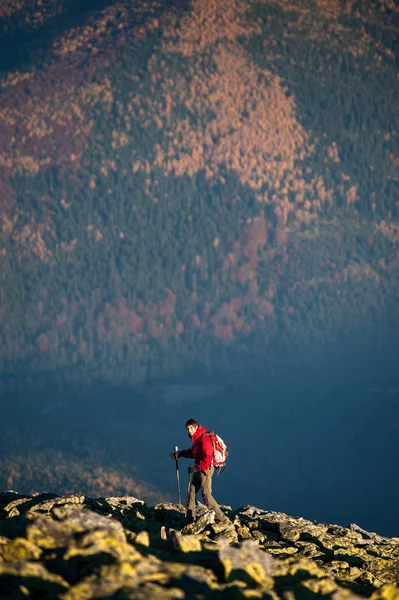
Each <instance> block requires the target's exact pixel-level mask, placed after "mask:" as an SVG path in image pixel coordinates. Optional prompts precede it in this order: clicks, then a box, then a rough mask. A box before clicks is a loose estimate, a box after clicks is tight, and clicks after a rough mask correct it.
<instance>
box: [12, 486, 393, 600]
mask: <svg viewBox="0 0 399 600" xmlns="http://www.w3.org/2000/svg"><path fill="white" fill-rule="evenodd" d="M222 510H223V511H224V512H225V514H226V516H227V517H228V521H227V522H226V523H215V518H214V513H213V512H212V511H208V510H207V508H206V507H205V506H204V505H199V507H198V518H197V520H196V522H195V523H194V524H193V525H189V526H184V518H185V509H184V507H182V506H181V505H178V504H173V503H170V502H165V503H159V504H157V505H155V506H154V507H149V506H147V505H146V504H145V503H144V502H142V501H141V500H139V499H137V498H134V497H130V496H123V497H120V498H118V497H112V498H97V499H94V498H90V497H88V496H84V495H80V494H72V495H69V496H56V495H54V494H34V495H32V496H26V495H19V494H18V493H16V492H12V493H11V492H4V493H0V598H2V599H3V598H4V599H7V598H10V599H11V598H20V597H21V598H22V597H32V598H45V599H48V600H52V599H55V598H59V599H60V600H86V599H87V600H89V599H91V598H111V597H112V598H121V599H122V598H124V599H132V600H133V599H134V600H137V599H138V600H140V599H141V598H142V599H143V600H144V599H147V598H151V599H153V598H154V599H155V600H156V599H157V598H159V599H160V600H168V599H184V598H187V599H191V598H201V599H206V598H212V599H213V598H220V599H221V600H222V599H224V600H227V599H228V600H230V598H231V599H235V598H237V599H241V600H242V599H244V598H264V599H266V598H268V599H270V600H279V599H280V598H281V599H283V600H287V599H288V600H295V599H296V598H298V599H302V598H311V597H317V596H323V597H325V598H329V599H331V600H358V599H359V598H361V597H363V598H364V597H367V598H371V599H372V600H399V593H398V582H399V540H398V539H397V538H387V537H383V536H380V535H377V534H374V533H370V532H367V531H364V530H363V529H361V528H360V527H358V526H356V525H353V524H352V525H351V526H350V527H342V526H338V525H329V524H322V523H314V522H311V521H308V520H306V519H302V518H294V517H290V516H289V515H286V514H284V513H279V512H275V511H267V510H262V509H258V508H256V507H253V506H244V507H241V508H239V509H237V510H232V509H231V508H230V507H222Z"/></svg>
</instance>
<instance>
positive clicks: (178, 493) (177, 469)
mask: <svg viewBox="0 0 399 600" xmlns="http://www.w3.org/2000/svg"><path fill="white" fill-rule="evenodd" d="M178 452H179V448H178V447H177V446H175V455H176V478H177V503H178V504H181V498H180V473H179V459H178V454H177V453H178Z"/></svg>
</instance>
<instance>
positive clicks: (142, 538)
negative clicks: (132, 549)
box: [134, 531, 150, 548]
mask: <svg viewBox="0 0 399 600" xmlns="http://www.w3.org/2000/svg"><path fill="white" fill-rule="evenodd" d="M134 543H135V544H136V545H138V546H144V547H145V548H149V547H150V535H149V533H148V531H140V533H138V534H137V535H136V537H135V540H134Z"/></svg>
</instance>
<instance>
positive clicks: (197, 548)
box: [168, 530, 202, 552]
mask: <svg viewBox="0 0 399 600" xmlns="http://www.w3.org/2000/svg"><path fill="white" fill-rule="evenodd" d="M168 542H169V545H170V547H171V548H173V550H179V551H180V552H201V550H202V547H201V541H200V540H199V538H198V536H196V535H183V534H182V533H181V532H180V531H176V530H172V531H170V532H169V534H168Z"/></svg>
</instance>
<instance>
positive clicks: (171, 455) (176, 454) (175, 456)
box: [169, 452, 180, 460]
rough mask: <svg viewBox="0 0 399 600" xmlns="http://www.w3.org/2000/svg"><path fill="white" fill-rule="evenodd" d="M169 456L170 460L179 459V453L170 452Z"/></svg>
mask: <svg viewBox="0 0 399 600" xmlns="http://www.w3.org/2000/svg"><path fill="white" fill-rule="evenodd" d="M169 456H170V458H173V460H177V459H178V458H180V452H171V453H170V454H169Z"/></svg>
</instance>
